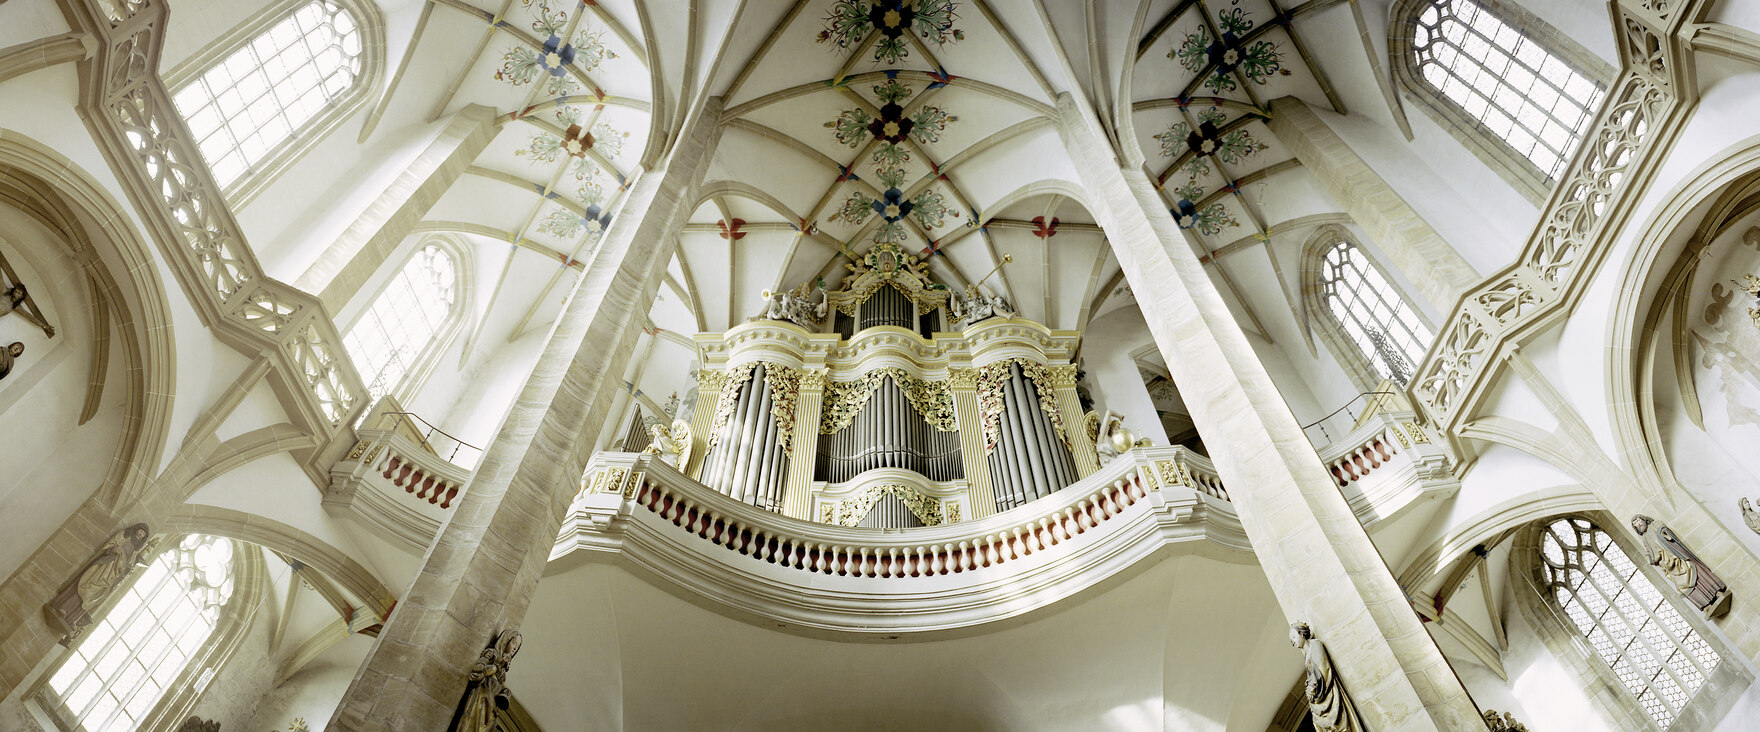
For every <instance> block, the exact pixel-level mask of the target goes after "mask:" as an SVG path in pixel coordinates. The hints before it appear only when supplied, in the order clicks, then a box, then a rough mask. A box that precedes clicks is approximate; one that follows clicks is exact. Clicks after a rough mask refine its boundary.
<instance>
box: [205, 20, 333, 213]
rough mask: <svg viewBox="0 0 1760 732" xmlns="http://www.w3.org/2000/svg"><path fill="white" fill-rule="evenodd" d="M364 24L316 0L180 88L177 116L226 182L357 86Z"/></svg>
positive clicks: (218, 178)
mask: <svg viewBox="0 0 1760 732" xmlns="http://www.w3.org/2000/svg"><path fill="white" fill-rule="evenodd" d="M361 51H362V43H361V33H360V28H359V25H358V24H357V23H356V22H355V19H354V17H353V16H351V15H350V14H349V12H348V11H347V10H344V9H343V8H342V7H340V6H338V5H335V4H333V3H330V2H327V1H326V0H315V1H314V2H311V3H308V4H306V5H303V6H301V7H300V8H299V9H298V10H295V11H293V12H292V13H290V14H289V15H288V16H287V17H285V18H283V19H282V20H281V21H280V22H278V23H276V24H274V25H273V26H271V27H270V28H269V29H268V30H266V31H264V32H263V33H262V34H260V35H258V36H257V37H255V38H253V39H251V41H250V42H249V43H246V44H244V46H243V47H242V48H239V49H238V50H237V51H234V52H232V53H231V54H229V55H228V56H226V58H225V59H223V60H221V61H220V62H218V63H216V64H214V65H213V66H212V67H210V68H208V69H207V70H205V71H203V72H202V74H201V76H200V77H198V78H197V79H195V80H193V81H191V82H189V83H188V84H186V85H184V87H183V88H181V89H178V90H176V92H175V101H176V103H177V111H178V113H180V114H182V115H183V118H184V121H185V122H187V123H188V124H189V128H190V132H192V133H193V134H194V135H195V137H196V140H197V141H198V142H197V144H198V145H199V147H200V148H201V150H202V157H204V158H206V159H207V161H208V166H209V167H210V168H211V169H212V170H213V171H214V178H215V180H217V181H218V182H219V183H220V185H221V186H231V185H232V183H233V182H234V181H237V180H238V179H239V178H240V177H241V176H243V175H244V174H245V173H246V172H248V171H249V170H250V169H251V167H252V166H254V165H256V164H257V163H258V162H259V161H261V160H262V159H263V158H264V157H265V156H267V155H268V154H269V153H270V152H271V151H273V150H274V149H275V148H276V147H277V146H279V145H280V144H282V143H283V142H285V141H287V140H288V139H290V138H293V137H296V136H297V135H298V134H299V133H300V131H301V128H302V127H303V126H304V125H305V124H306V123H308V122H310V121H311V120H312V119H313V118H314V117H317V116H318V115H319V114H320V113H321V112H323V111H324V110H325V109H326V108H328V107H329V105H330V104H331V103H332V102H334V101H336V100H337V99H338V98H340V97H342V96H343V95H344V94H346V93H347V92H348V91H349V90H350V89H351V88H353V87H354V85H355V81H356V79H357V77H359V76H360V74H361V70H362V58H361Z"/></svg>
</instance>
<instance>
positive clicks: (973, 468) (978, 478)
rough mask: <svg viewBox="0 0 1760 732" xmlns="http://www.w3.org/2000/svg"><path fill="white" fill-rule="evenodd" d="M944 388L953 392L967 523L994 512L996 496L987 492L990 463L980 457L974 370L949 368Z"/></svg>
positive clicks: (981, 424)
mask: <svg viewBox="0 0 1760 732" xmlns="http://www.w3.org/2000/svg"><path fill="white" fill-rule="evenodd" d="M947 386H948V387H949V389H950V390H951V391H953V411H954V416H955V418H957V419H958V420H959V456H960V462H961V463H963V464H964V465H965V468H966V495H967V496H970V497H971V507H972V515H970V516H968V517H966V520H967V521H971V520H974V519H981V518H984V517H985V516H989V515H992V514H994V513H996V494H995V493H992V492H991V489H990V463H989V462H987V461H986V460H985V459H984V458H985V457H986V455H985V454H984V419H983V413H982V412H981V411H979V409H978V371H977V369H963V368H949V369H948V370H947Z"/></svg>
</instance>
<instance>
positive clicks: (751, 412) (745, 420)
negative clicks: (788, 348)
mask: <svg viewBox="0 0 1760 732" xmlns="http://www.w3.org/2000/svg"><path fill="white" fill-rule="evenodd" d="M763 389H764V367H763V366H759V367H758V368H757V369H755V370H754V371H753V372H752V383H751V392H750V394H749V395H748V394H741V395H740V396H741V397H745V401H744V402H742V403H741V404H740V414H739V439H738V440H737V441H736V442H735V443H734V445H733V454H732V455H729V456H728V457H729V458H730V461H729V465H728V472H727V484H726V486H725V488H724V489H723V491H722V492H723V493H726V494H728V495H730V496H733V497H734V498H740V495H741V494H742V493H743V492H744V491H743V489H744V487H745V474H746V471H747V470H748V469H749V468H750V466H751V464H752V445H753V443H754V442H755V441H756V440H757V436H756V435H754V434H753V433H754V432H756V431H757V428H758V419H757V414H756V413H757V411H758V402H759V401H761V396H762V394H763ZM741 500H744V499H741Z"/></svg>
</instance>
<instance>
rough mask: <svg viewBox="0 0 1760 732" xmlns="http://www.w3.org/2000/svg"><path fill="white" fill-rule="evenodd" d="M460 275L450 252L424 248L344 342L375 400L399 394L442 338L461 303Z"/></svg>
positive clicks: (398, 275)
mask: <svg viewBox="0 0 1760 732" xmlns="http://www.w3.org/2000/svg"><path fill="white" fill-rule="evenodd" d="M457 274H458V273H457V265H456V263H454V262H453V259H452V255H451V254H448V253H447V252H446V250H444V249H441V248H440V247H438V246H434V245H432V244H430V245H428V246H426V247H423V248H422V250H421V251H419V252H416V255H415V256H414V257H412V258H410V260H409V263H408V264H406V265H404V267H403V270H402V271H400V272H398V273H397V276H395V277H393V278H391V282H390V283H389V284H387V285H386V286H385V289H384V291H382V292H380V293H379V298H378V299H377V300H374V301H373V306H372V308H371V309H369V310H368V311H367V313H366V314H365V315H363V316H362V317H361V319H360V320H359V321H358V322H356V323H355V324H354V327H353V328H350V329H349V331H348V335H347V336H346V337H344V338H343V344H344V345H345V346H347V348H348V353H349V355H350V356H353V357H354V363H355V367H356V368H357V369H359V370H360V373H361V378H362V379H365V380H366V382H367V391H368V392H369V393H370V394H371V395H372V398H373V399H374V400H378V399H379V398H380V397H383V396H385V395H386V394H389V393H391V391H392V390H394V389H396V388H397V386H398V384H400V383H402V381H403V379H404V376H405V375H407V374H408V373H409V372H410V370H411V368H412V367H413V366H415V365H416V363H417V362H418V360H420V359H421V357H422V356H423V354H424V353H425V352H426V351H427V350H428V346H429V344H431V343H433V342H435V339H436V338H437V337H438V336H439V335H440V333H441V331H442V329H443V328H444V327H445V325H446V323H447V320H448V319H449V318H450V317H451V316H452V310H453V304H454V303H455V302H456V301H457V299H458V292H457Z"/></svg>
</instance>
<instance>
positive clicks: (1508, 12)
mask: <svg viewBox="0 0 1760 732" xmlns="http://www.w3.org/2000/svg"><path fill="white" fill-rule="evenodd" d="M1402 6H1403V7H1402V8H1401V9H1400V10H1401V11H1403V15H1402V16H1397V17H1402V18H1403V21H1402V23H1403V26H1402V23H1396V24H1395V27H1396V28H1402V27H1403V29H1404V31H1405V33H1404V34H1400V33H1396V34H1395V38H1394V41H1395V42H1394V44H1393V46H1394V49H1393V50H1394V53H1395V54H1396V55H1397V56H1399V58H1397V59H1396V60H1395V68H1397V69H1400V70H1401V71H1402V72H1403V73H1402V74H1401V80H1402V81H1403V82H1404V83H1405V85H1406V87H1407V90H1408V91H1409V92H1414V93H1415V94H1414V96H1417V97H1418V98H1419V99H1420V100H1421V101H1423V102H1425V103H1426V106H1427V107H1429V108H1430V110H1431V111H1433V112H1437V113H1438V114H1439V116H1440V117H1442V118H1443V119H1444V121H1445V124H1444V126H1445V127H1450V128H1452V131H1453V132H1455V134H1456V135H1457V136H1459V137H1462V141H1463V142H1466V143H1468V146H1469V147H1470V148H1475V149H1476V151H1478V152H1481V153H1491V154H1492V156H1493V157H1494V158H1501V159H1506V160H1507V163H1508V164H1507V165H1504V166H1499V165H1497V164H1495V163H1494V164H1493V167H1494V168H1502V169H1500V170H1499V172H1500V173H1503V174H1505V176H1506V177H1515V178H1526V179H1528V180H1526V181H1517V180H1512V182H1520V183H1526V184H1527V185H1519V186H1518V187H1521V188H1524V193H1526V194H1529V196H1530V198H1544V197H1545V193H1546V191H1547V190H1549V189H1550V187H1551V183H1552V182H1553V181H1555V180H1556V179H1557V178H1558V176H1559V175H1560V174H1561V173H1562V172H1563V170H1564V167H1565V165H1566V164H1568V163H1569V162H1570V159H1571V156H1572V155H1573V154H1574V153H1575V152H1576V149H1577V146H1578V144H1579V143H1580V141H1581V140H1582V136H1583V134H1584V132H1585V131H1586V130H1587V129H1588V127H1589V125H1590V124H1591V123H1592V122H1593V121H1594V118H1595V112H1596V111H1597V110H1598V109H1600V107H1601V102H1602V99H1603V97H1604V96H1605V94H1606V88H1605V84H1604V83H1603V81H1602V80H1600V79H1598V78H1597V75H1599V76H1601V77H1607V76H1609V74H1606V73H1601V72H1602V71H1603V69H1602V68H1601V67H1604V66H1605V63H1604V62H1600V61H1598V60H1597V59H1594V57H1593V56H1591V55H1590V54H1588V53H1587V52H1585V51H1582V50H1581V49H1580V48H1571V47H1569V46H1570V45H1571V42H1570V41H1569V40H1568V39H1566V38H1564V37H1562V36H1560V35H1559V34H1558V33H1556V32H1555V31H1552V30H1551V29H1550V28H1548V27H1546V25H1545V23H1544V22H1543V21H1541V20H1540V19H1538V18H1536V17H1534V16H1533V15H1531V14H1529V13H1527V12H1526V11H1523V10H1521V9H1520V8H1514V7H1508V6H1506V5H1504V4H1503V3H1500V2H1498V1H1497V0H1410V1H1408V2H1405V3H1402ZM1396 12H1400V11H1396ZM1475 138H1478V139H1475ZM1488 162H1491V161H1489V160H1488ZM1512 173H1513V174H1515V175H1514V176H1512V175H1511V174H1512Z"/></svg>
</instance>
